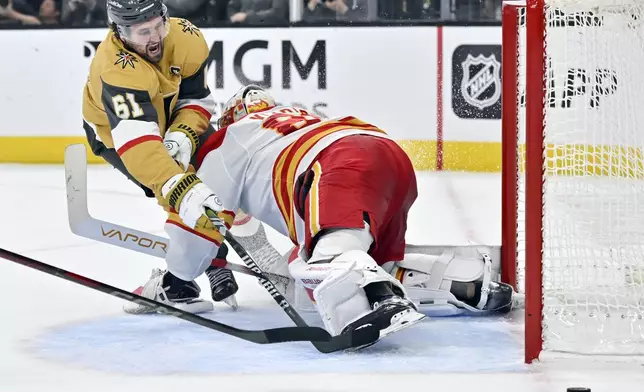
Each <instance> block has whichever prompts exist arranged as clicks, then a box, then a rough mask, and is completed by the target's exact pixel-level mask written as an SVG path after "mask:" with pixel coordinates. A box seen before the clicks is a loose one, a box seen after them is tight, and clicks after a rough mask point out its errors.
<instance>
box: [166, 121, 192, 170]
mask: <svg viewBox="0 0 644 392" xmlns="http://www.w3.org/2000/svg"><path fill="white" fill-rule="evenodd" d="M163 144H164V145H165V148H166V149H167V150H168V154H170V156H171V157H172V158H173V159H174V160H175V161H177V162H178V163H179V164H180V165H181V166H182V167H183V171H187V170H188V166H190V159H191V158H192V156H193V155H194V153H195V151H197V147H198V146H199V136H198V135H197V132H195V131H194V130H193V129H192V128H190V127H189V126H187V125H185V124H174V125H172V126H170V129H168V132H167V133H166V134H165V137H164V138H163Z"/></svg>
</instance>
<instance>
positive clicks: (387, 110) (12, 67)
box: [0, 26, 501, 171]
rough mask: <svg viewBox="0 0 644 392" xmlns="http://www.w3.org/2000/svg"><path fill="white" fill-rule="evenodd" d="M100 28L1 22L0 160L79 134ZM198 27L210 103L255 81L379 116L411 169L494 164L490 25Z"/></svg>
mask: <svg viewBox="0 0 644 392" xmlns="http://www.w3.org/2000/svg"><path fill="white" fill-rule="evenodd" d="M106 33H107V30H106V29H71V30H13V31H12V30H7V31H0V51H1V53H3V59H4V61H3V65H2V72H0V89H1V90H0V162H25V163H27V162H34V163H38V162H42V163H58V162H62V156H63V149H64V147H65V146H66V145H67V144H69V143H75V142H82V141H84V139H85V137H84V131H83V129H82V122H81V99H82V89H83V86H84V83H85V81H86V78H87V71H88V67H89V64H90V61H91V58H92V56H93V54H94V52H95V50H96V46H97V45H98V44H99V43H100V41H101V40H102V39H103V38H104V37H105V35H106ZM201 33H203V34H204V36H205V38H206V40H207V42H208V44H209V46H210V58H209V60H210V66H209V70H208V84H209V86H210V88H211V90H212V92H213V94H214V96H215V99H216V100H217V103H218V106H217V110H219V109H220V108H221V107H222V105H223V104H224V102H225V101H226V100H227V99H228V98H229V97H230V96H231V95H232V94H233V93H234V92H235V91H236V90H237V89H238V88H239V87H240V86H241V85H243V84H246V83H261V84H263V85H266V86H268V87H269V88H270V91H271V92H272V93H273V94H274V96H275V97H276V99H277V100H278V101H279V102H281V103H284V104H291V105H296V106H302V107H305V108H307V109H309V110H311V111H313V112H314V113H317V114H319V115H321V116H323V117H328V116H335V115H341V114H351V115H355V116H357V117H360V118H362V119H363V120H365V121H367V122H370V123H372V124H376V125H378V126H380V127H381V128H383V129H384V130H386V131H387V132H388V133H390V134H391V135H392V136H393V137H394V138H395V139H396V140H397V141H399V143H400V144H401V145H402V146H403V147H404V148H405V149H406V150H407V152H408V153H409V155H410V156H411V158H412V160H413V161H414V164H415V166H416V168H417V169H418V170H443V169H444V170H467V171H497V170H499V169H500V165H501V153H500V151H501V148H500V141H501V120H500V117H501V99H500V98H501V79H500V75H501V69H500V68H501V27H500V26H491V27H448V26H407V27H366V26H365V27H355V26H354V27H291V28H209V29H203V30H202V31H201ZM218 115H219V113H216V114H215V116H214V117H213V119H216V118H217V117H218ZM92 158H93V159H92V162H99V161H98V160H97V159H95V158H94V157H92Z"/></svg>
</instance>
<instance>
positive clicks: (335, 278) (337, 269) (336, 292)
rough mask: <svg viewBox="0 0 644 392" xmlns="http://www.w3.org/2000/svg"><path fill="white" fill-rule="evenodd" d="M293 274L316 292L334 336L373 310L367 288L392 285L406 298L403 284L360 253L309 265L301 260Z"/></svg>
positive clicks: (350, 253) (349, 253)
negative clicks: (379, 283) (372, 285)
mask: <svg viewBox="0 0 644 392" xmlns="http://www.w3.org/2000/svg"><path fill="white" fill-rule="evenodd" d="M290 271H291V274H292V275H293V277H294V278H295V279H296V280H298V281H301V282H303V284H304V286H305V287H306V288H307V289H308V290H312V291H313V298H314V300H315V303H316V307H317V310H318V312H319V313H320V316H321V317H322V320H323V322H324V326H325V328H326V329H327V331H329V333H330V334H331V335H338V334H340V333H341V332H342V330H343V329H344V328H345V327H346V326H347V325H349V324H350V323H351V322H353V321H356V320H358V319H360V318H361V317H363V316H365V315H367V314H368V313H370V312H371V311H372V309H371V305H370V304H369V300H368V299H367V295H366V293H365V291H364V287H365V286H367V285H369V284H371V283H375V282H391V283H392V284H393V285H394V286H395V287H397V288H398V289H400V291H401V292H402V293H404V295H405V297H406V291H405V289H404V287H403V286H402V284H401V283H400V282H399V281H397V280H396V279H394V278H393V277H392V276H391V275H390V274H388V273H387V272H386V271H385V270H383V269H382V268H381V267H380V266H378V264H376V262H375V261H374V260H373V258H371V256H369V255H368V254H367V253H366V252H364V251H360V250H352V251H348V252H345V253H343V254H341V255H339V256H337V257H335V258H334V259H333V260H332V261H331V262H330V263H314V264H308V263H306V262H305V261H303V260H302V259H299V258H298V259H296V260H295V261H293V262H292V263H291V265H290Z"/></svg>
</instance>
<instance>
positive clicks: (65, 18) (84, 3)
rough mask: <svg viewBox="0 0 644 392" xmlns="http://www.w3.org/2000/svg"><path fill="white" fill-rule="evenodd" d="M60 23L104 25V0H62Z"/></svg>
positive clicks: (68, 24)
mask: <svg viewBox="0 0 644 392" xmlns="http://www.w3.org/2000/svg"><path fill="white" fill-rule="evenodd" d="M61 23H62V24H63V25H65V26H98V25H101V26H105V25H107V12H106V11H105V1H104V0H63V11H62V17H61Z"/></svg>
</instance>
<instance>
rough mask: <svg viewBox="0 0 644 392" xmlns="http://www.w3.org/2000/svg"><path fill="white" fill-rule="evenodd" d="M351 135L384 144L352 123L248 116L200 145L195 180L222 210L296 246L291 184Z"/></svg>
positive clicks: (298, 230)
mask: <svg viewBox="0 0 644 392" xmlns="http://www.w3.org/2000/svg"><path fill="white" fill-rule="evenodd" d="M356 134H368V135H373V136H378V137H383V138H388V136H387V135H386V133H385V132H384V131H382V130H380V129H378V128H377V127H375V126H373V125H370V124H367V123H364V122H362V121H360V120H358V119H357V118H355V117H338V118H332V119H327V120H323V119H322V118H320V117H317V116H314V115H311V114H309V113H307V112H306V111H305V110H302V109H298V108H294V107H284V106H281V107H275V108H272V109H269V110H265V111H261V112H255V113H251V114H249V115H247V116H246V117H244V118H242V119H241V120H239V121H237V122H235V123H233V124H231V125H229V126H228V127H225V128H223V129H220V130H219V131H217V132H216V133H215V134H214V135H213V136H211V137H210V138H209V139H208V141H207V142H206V143H204V145H203V146H202V147H201V148H200V150H199V152H198V154H197V162H198V167H199V169H198V172H197V175H198V176H199V178H200V179H201V180H202V181H203V182H204V183H205V184H206V185H208V187H210V188H211V189H212V190H213V191H214V192H215V194H216V195H217V196H218V197H219V198H220V199H221V202H222V203H223V205H224V207H225V208H226V209H228V210H231V211H237V210H238V209H242V210H243V211H244V212H246V213H247V214H249V215H251V216H254V217H256V218H258V219H259V220H261V221H262V222H264V223H266V224H268V225H269V226H271V227H273V228H274V229H275V230H277V231H278V232H280V233H282V234H283V235H285V236H288V237H290V238H291V240H292V241H293V243H295V244H301V243H303V240H304V222H303V221H302V219H301V218H300V217H299V216H298V214H297V213H296V212H295V207H294V203H293V200H294V187H295V182H296V181H297V178H298V176H299V175H300V174H301V173H303V172H304V171H305V170H307V168H308V167H309V166H310V165H311V164H312V163H313V161H314V160H315V157H316V156H317V155H318V154H319V153H320V152H321V151H322V150H323V149H325V148H326V147H328V146H329V145H331V143H333V142H334V141H336V140H338V139H340V138H343V137H345V136H349V135H356Z"/></svg>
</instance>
